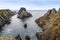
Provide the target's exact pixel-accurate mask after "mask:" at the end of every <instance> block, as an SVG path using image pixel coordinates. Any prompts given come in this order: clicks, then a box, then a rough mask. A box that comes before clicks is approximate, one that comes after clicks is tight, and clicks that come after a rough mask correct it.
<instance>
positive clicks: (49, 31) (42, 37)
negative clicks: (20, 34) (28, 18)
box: [35, 9, 60, 40]
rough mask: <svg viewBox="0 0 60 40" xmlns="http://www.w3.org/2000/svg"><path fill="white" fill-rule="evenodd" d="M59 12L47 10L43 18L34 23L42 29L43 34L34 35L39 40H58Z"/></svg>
mask: <svg viewBox="0 0 60 40" xmlns="http://www.w3.org/2000/svg"><path fill="white" fill-rule="evenodd" d="M59 10H60V9H59ZM59 10H58V11H56V10H55V9H51V10H48V12H47V13H46V14H45V15H44V16H42V17H40V18H38V19H37V20H35V22H36V23H37V24H38V25H39V26H40V27H41V28H42V29H43V30H42V31H43V32H37V33H36V36H37V37H38V39H39V40H60V11H59Z"/></svg>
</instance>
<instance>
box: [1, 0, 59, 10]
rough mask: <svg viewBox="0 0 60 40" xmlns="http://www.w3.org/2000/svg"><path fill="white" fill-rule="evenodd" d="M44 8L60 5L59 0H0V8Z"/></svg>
mask: <svg viewBox="0 0 60 40" xmlns="http://www.w3.org/2000/svg"><path fill="white" fill-rule="evenodd" d="M21 7H25V8H26V9H27V10H41V9H42V10H44V9H51V8H56V9H58V8H59V7H60V0H0V9H11V10H15V9H20V8H21Z"/></svg>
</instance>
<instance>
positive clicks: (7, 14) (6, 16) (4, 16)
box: [0, 9, 14, 29]
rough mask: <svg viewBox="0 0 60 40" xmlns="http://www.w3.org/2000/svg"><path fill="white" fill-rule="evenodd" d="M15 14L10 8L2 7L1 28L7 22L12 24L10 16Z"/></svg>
mask: <svg viewBox="0 0 60 40" xmlns="http://www.w3.org/2000/svg"><path fill="white" fill-rule="evenodd" d="M13 15H14V12H12V11H11V10H10V9H2V10H0V29H1V28H2V27H3V26H4V25H5V24H10V18H11V17H12V16H13Z"/></svg>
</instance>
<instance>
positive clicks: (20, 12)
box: [17, 8, 32, 19]
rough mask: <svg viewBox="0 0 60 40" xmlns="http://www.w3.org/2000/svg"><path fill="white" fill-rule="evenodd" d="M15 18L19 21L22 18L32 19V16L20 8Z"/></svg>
mask: <svg viewBox="0 0 60 40" xmlns="http://www.w3.org/2000/svg"><path fill="white" fill-rule="evenodd" d="M17 17H18V18H20V19H24V18H28V17H32V14H30V13H28V12H27V11H26V9H25V8H21V9H20V10H19V12H18V15H17Z"/></svg>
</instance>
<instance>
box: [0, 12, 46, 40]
mask: <svg viewBox="0 0 60 40" xmlns="http://www.w3.org/2000/svg"><path fill="white" fill-rule="evenodd" d="M28 12H30V13H31V14H32V15H33V17H30V18H27V19H24V20H21V19H19V18H17V14H16V15H14V16H13V17H11V18H10V19H11V23H10V24H9V25H5V26H4V27H3V30H2V32H1V36H3V37H15V36H17V34H20V36H21V38H22V40H25V36H26V35H29V36H30V38H31V40H38V39H37V37H36V32H42V29H41V28H40V27H39V26H38V25H37V24H36V23H35V20H36V19H37V18H39V17H41V16H42V15H44V14H45V12H46V11H28ZM25 23H27V28H26V29H25V28H24V26H23V25H24V24H25Z"/></svg>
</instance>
